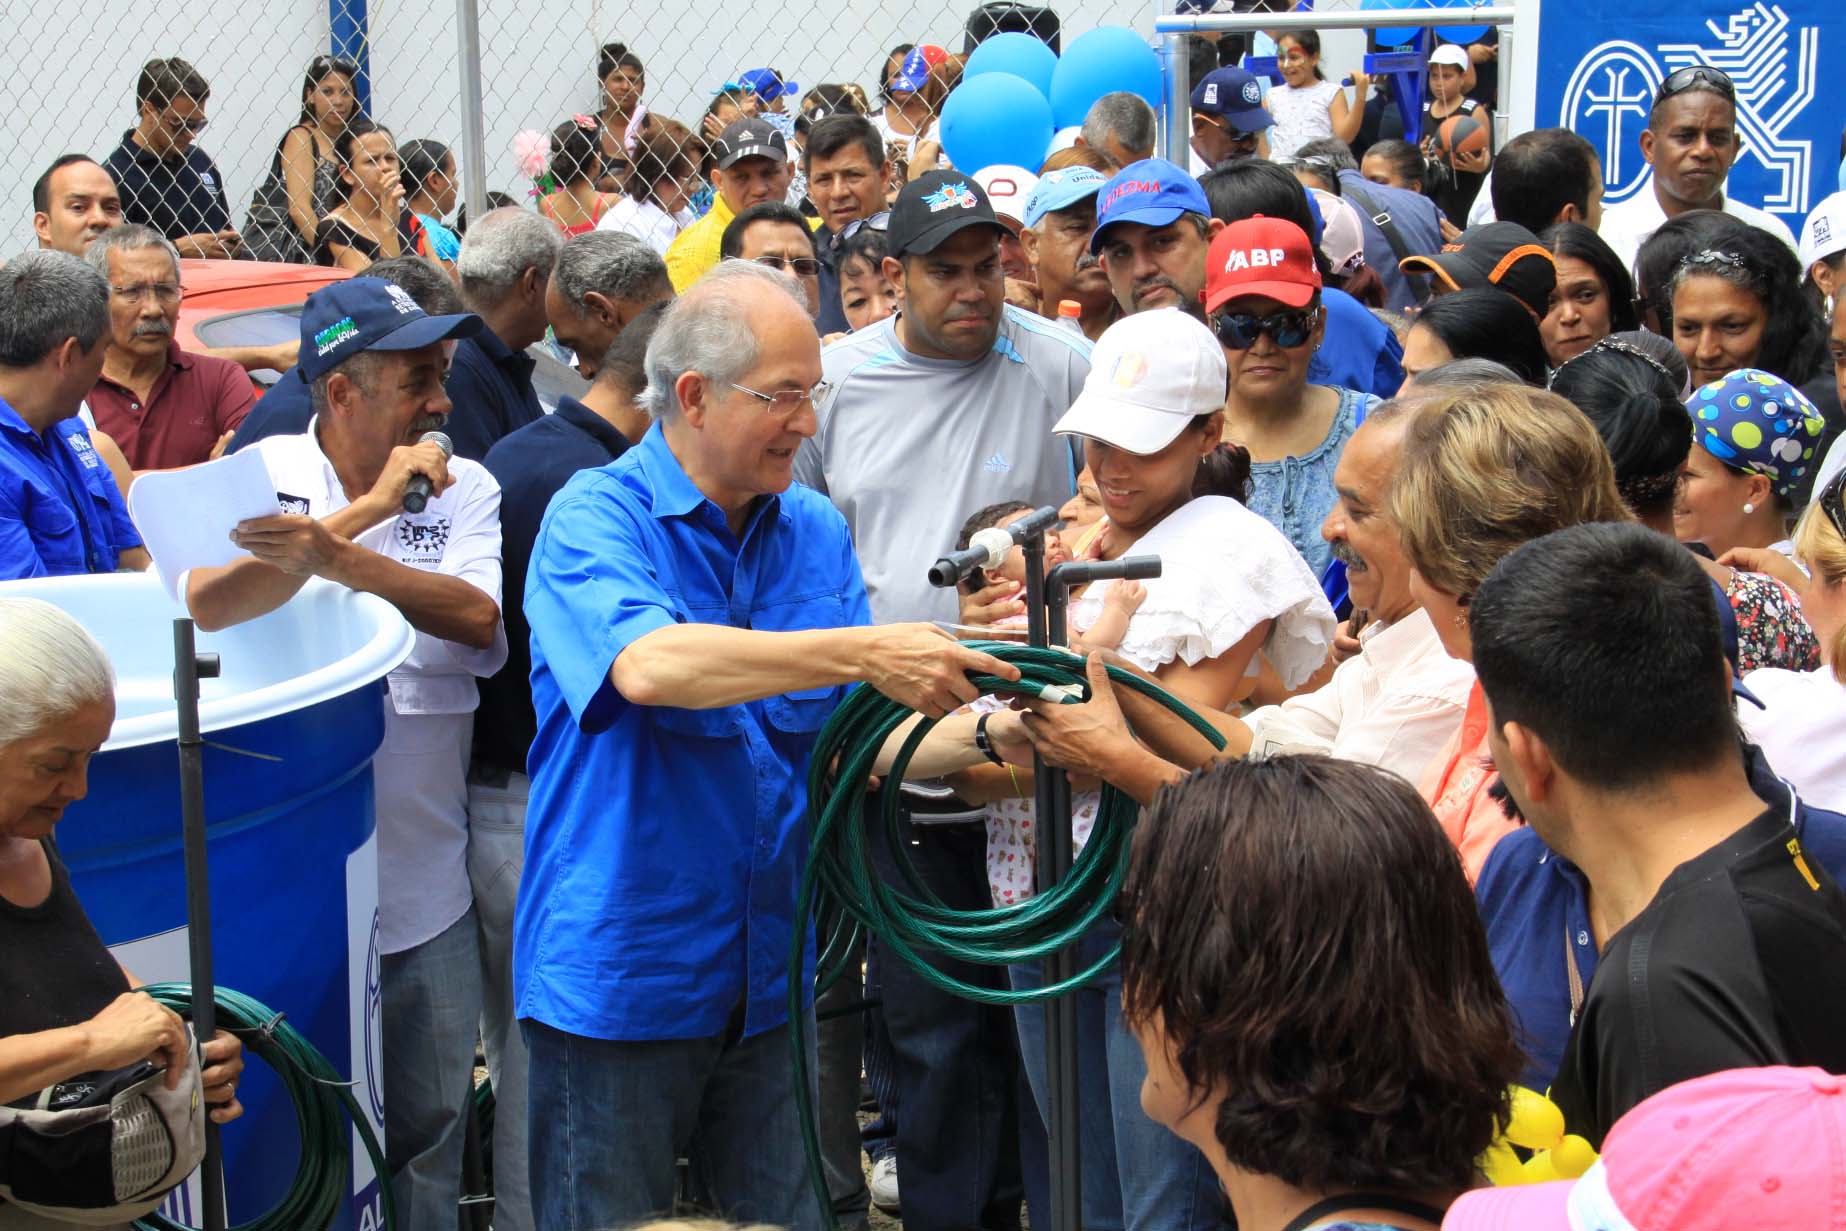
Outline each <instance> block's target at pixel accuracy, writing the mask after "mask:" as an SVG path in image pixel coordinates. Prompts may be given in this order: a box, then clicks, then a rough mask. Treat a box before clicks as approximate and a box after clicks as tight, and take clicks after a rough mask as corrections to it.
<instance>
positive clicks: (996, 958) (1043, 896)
mask: <svg viewBox="0 0 1846 1231" xmlns="http://www.w3.org/2000/svg"><path fill="white" fill-rule="evenodd" d="M972 648H974V649H977V650H984V651H986V652H987V653H989V654H992V655H993V656H994V657H995V658H999V659H1002V660H1003V661H1006V662H1009V663H1012V664H1013V665H1014V666H1016V667H1018V668H1019V670H1020V673H1021V674H1020V678H1019V681H1018V682H1017V683H1009V682H1008V681H1006V680H1002V679H1000V678H999V677H998V676H992V675H970V676H969V679H970V680H971V681H972V682H973V684H974V686H975V687H976V688H978V689H980V690H981V692H982V693H983V694H986V693H1003V694H1021V693H1023V694H1026V695H1030V696H1037V697H1040V698H1042V699H1045V700H1050V701H1056V702H1059V703H1062V704H1074V703H1077V702H1079V701H1087V700H1089V691H1090V690H1089V681H1088V680H1087V678H1086V677H1085V675H1084V661H1083V659H1081V658H1079V657H1077V656H1076V655H1074V654H1071V653H1068V652H1067V651H1064V650H1056V649H1043V648H1038V647H1033V646H1022V645H1018V644H1016V643H1012V642H974V643H972ZM1109 678H1110V679H1111V680H1112V681H1113V682H1114V684H1115V686H1116V687H1117V688H1127V689H1132V690H1133V691H1135V692H1139V693H1142V694H1143V695H1145V696H1148V697H1152V698H1153V699H1154V700H1156V701H1159V702H1160V703H1161V704H1163V705H1165V706H1166V707H1167V708H1168V709H1170V710H1172V711H1173V712H1174V713H1176V714H1178V715H1179V716H1180V717H1182V718H1184V719H1185V720H1186V721H1187V722H1188V723H1190V724H1191V726H1192V727H1193V729H1194V730H1196V731H1198V732H1199V734H1201V735H1203V736H1204V737H1205V738H1206V739H1208V740H1210V741H1211V743H1212V745H1213V746H1214V747H1218V748H1222V747H1223V746H1224V737H1223V736H1221V735H1220V734H1219V733H1218V732H1217V730H1216V729H1215V728H1213V727H1212V726H1211V725H1210V724H1209V723H1207V722H1206V721H1205V720H1204V719H1202V718H1200V717H1199V716H1198V715H1197V714H1194V713H1193V712H1192V711H1191V710H1189V709H1187V708H1186V706H1185V705H1184V704H1183V703H1182V702H1180V701H1179V700H1178V699H1177V698H1176V697H1174V696H1173V695H1172V694H1170V693H1168V692H1166V691H1165V690H1164V689H1162V688H1160V687H1159V686H1158V685H1155V684H1150V683H1149V682H1147V681H1146V680H1144V679H1142V678H1141V677H1140V676H1138V675H1135V674H1133V673H1131V672H1127V671H1122V670H1119V669H1117V668H1115V667H1110V668H1109ZM912 712H913V711H911V710H909V709H907V708H905V707H904V706H903V705H900V704H899V703H897V702H896V701H892V700H891V699H889V698H888V697H885V696H884V695H882V694H881V693H879V692H877V691H875V690H873V689H871V688H869V687H865V686H860V687H858V688H855V689H854V690H853V691H852V692H851V693H850V694H848V695H847V698H846V700H845V701H844V702H843V703H841V705H840V708H839V709H838V710H836V711H835V712H834V715H833V717H832V718H831V719H830V720H829V721H828V723H827V725H826V727H824V728H823V729H822V730H821V733H820V738H819V741H818V742H817V743H816V745H815V748H814V759H813V761H812V764H811V767H810V769H809V772H808V813H809V816H810V817H811V818H812V827H813V834H812V838H811V846H810V848H809V853H808V866H807V870H806V872H805V873H804V874H803V876H802V879H801V893H800V897H799V898H798V900H797V902H796V907H795V929H794V942H793V947H792V951H791V953H790V956H789V980H788V992H789V1007H788V1018H789V1040H790V1045H791V1050H792V1052H793V1056H794V1065H795V1102H796V1109H797V1113H798V1114H799V1116H800V1118H801V1133H802V1144H803V1145H804V1146H805V1147H806V1149H807V1157H808V1178H809V1181H810V1183H812V1185H813V1187H814V1195H815V1199H816V1200H817V1201H818V1202H819V1203H820V1208H821V1211H822V1215H823V1218H824V1220H825V1223H826V1225H827V1226H830V1227H831V1226H833V1225H834V1222H833V1214H832V1200H831V1198H830V1197H829V1196H828V1193H827V1180H826V1175H825V1172H824V1171H823V1169H822V1167H821V1158H820V1138H819V1132H818V1130H817V1128H816V1126H815V1122H814V1107H813V1099H812V1098H811V1097H810V1095H809V1092H808V1090H809V1087H808V1082H809V1080H810V1074H809V1065H808V1052H807V1030H806V1027H805V1024H804V1017H803V1006H804V1003H805V997H804V996H803V991H804V989H803V987H802V978H801V974H802V957H803V950H804V947H805V942H806V938H807V930H808V922H809V920H810V919H811V918H813V917H814V916H816V915H817V914H818V915H819V916H820V918H821V919H822V924H821V927H820V928H819V930H818V949H819V953H820V958H819V961H818V962H817V969H816V976H817V977H816V991H815V994H816V995H817V996H818V995H819V993H820V992H822V991H825V990H826V988H827V987H828V986H829V985H831V984H832V983H833V981H834V980H835V979H837V978H839V977H840V975H841V974H843V973H844V972H845V971H846V970H847V969H848V963H847V961H846V956H847V955H848V954H850V953H851V952H852V951H853V948H854V946H855V945H856V944H857V942H858V938H859V937H860V935H862V934H863V932H864V931H866V930H870V931H871V932H873V933H875V934H876V935H877V936H878V938H879V941H880V944H881V946H882V947H883V949H882V951H884V952H886V953H888V954H889V955H890V956H891V957H892V958H893V959H894V960H897V961H901V962H904V963H906V964H908V965H909V966H910V967H911V968H912V969H913V970H915V971H916V972H917V973H918V974H919V975H921V976H922V977H923V978H924V979H926V980H927V981H929V982H930V983H933V984H934V985H935V986H937V987H939V988H941V989H942V990H943V991H946V992H948V993H950V994H951V995H955V996H960V997H963V998H964V999H968V1000H975V1001H979V1002H981V1003H983V1004H995V1005H1015V1004H1022V1003H1026V1002H1029V1001H1037V1000H1049V999H1051V998H1052V997H1054V996H1062V995H1064V994H1065V993H1066V992H1073V991H1076V990H1077V989H1078V988H1080V987H1082V986H1083V985H1085V984H1086V983H1088V982H1089V981H1090V980H1092V979H1094V978H1095V977H1096V976H1097V975H1099V974H1101V973H1102V972H1103V971H1105V970H1107V969H1108V968H1109V966H1110V964H1111V963H1113V962H1114V961H1115V959H1116V954H1117V952H1118V950H1117V949H1111V950H1110V951H1109V952H1108V953H1106V954H1104V955H1103V956H1102V957H1101V958H1100V959H1098V960H1097V961H1096V962H1095V963H1094V964H1092V965H1091V966H1090V967H1089V968H1088V969H1087V970H1082V971H1079V972H1078V973H1077V974H1075V975H1073V976H1072V977H1071V978H1069V979H1065V980H1063V981H1061V982H1058V983H1052V984H1048V985H1047V986H1045V987H1041V988H1034V989H1028V990H1025V991H1014V990H1011V989H1007V988H993V987H986V986H983V985H981V984H976V983H968V982H965V981H963V980H960V979H957V978H954V977H953V976H951V975H948V974H945V973H944V972H943V971H941V970H939V969H937V967H936V966H935V965H934V964H933V963H932V962H931V961H930V957H929V955H930V954H940V955H941V956H943V957H945V958H951V959H955V960H958V961H963V962H969V963H973V964H975V965H979V966H1010V965H1013V964H1015V963H1019V962H1035V961H1042V960H1043V959H1045V958H1047V957H1049V956H1050V955H1051V954H1053V953H1055V952H1057V951H1058V950H1060V949H1063V948H1065V947H1066V946H1068V945H1073V944H1075V943H1076V942H1077V939H1078V938H1079V937H1081V936H1082V935H1083V934H1084V933H1085V932H1087V931H1088V930H1089V929H1090V928H1091V927H1092V926H1093V925H1094V924H1095V923H1096V922H1097V921H1098V920H1099V919H1101V918H1102V917H1103V915H1104V914H1105V913H1106V912H1107V911H1108V910H1109V909H1110V907H1111V906H1112V905H1113V904H1114V902H1115V895H1116V892H1117V891H1118V890H1119V889H1120V888H1121V885H1122V878H1123V877H1124V876H1125V875H1126V874H1127V871H1128V852H1129V840H1130V838H1131V837H1132V836H1133V833H1134V826H1135V821H1136V819H1137V818H1138V817H1139V815H1140V806H1139V805H1138V804H1136V802H1135V801H1134V799H1133V797H1131V796H1129V795H1128V794H1126V793H1125V792H1122V791H1120V790H1117V789H1116V788H1115V787H1113V786H1110V785H1108V784H1107V783H1105V784H1103V788H1102V804H1101V807H1100V808H1099V809H1098V811H1097V815H1096V824H1095V826H1094V827H1093V828H1092V829H1091V830H1090V837H1089V841H1088V842H1086V843H1085V844H1084V847H1083V851H1082V853H1081V854H1080V855H1078V856H1077V860H1076V863H1075V864H1074V865H1072V867H1071V870H1070V875H1069V876H1068V877H1066V878H1065V879H1064V880H1062V881H1060V882H1058V883H1057V884H1056V885H1052V886H1050V887H1048V888H1046V889H1045V890H1044V891H1043V892H1041V893H1038V894H1036V895H1035V896H1033V897H1031V898H1029V899H1027V900H1026V901H1024V902H1020V903H1018V904H1016V905H1013V906H1006V907H998V908H993V909H988V910H974V911H958V910H952V909H950V908H949V907H947V906H945V905H943V903H942V901H941V899H940V898H938V897H937V896H936V895H935V893H933V892H932V891H931V890H930V888H929V887H928V886H927V885H925V884H924V883H923V880H922V877H921V876H920V875H919V874H918V873H917V871H916V869H915V867H913V866H912V864H911V862H910V858H909V856H908V854H907V853H906V851H905V845H904V842H903V840H902V837H901V835H900V832H899V823H900V797H899V792H898V784H899V783H901V782H902V781H903V778H904V770H905V767H907V766H908V765H909V764H910V758H911V756H912V755H914V753H915V752H916V750H917V748H918V746H919V745H921V743H922V742H923V738H924V736H925V735H927V734H928V733H929V730H930V728H931V727H933V726H934V725H935V722H934V721H933V720H930V719H926V720H924V721H923V722H921V723H919V724H918V725H917V728H916V730H914V731H913V732H911V733H910V735H909V736H908V737H907V738H906V739H905V742H904V745H903V747H902V749H901V751H900V752H899V753H898V756H897V759H896V761H895V762H894V763H893V764H892V767H891V772H890V773H889V774H888V775H887V776H886V777H885V780H884V785H883V786H882V787H881V788H880V789H879V790H878V792H877V800H878V818H877V819H876V820H874V821H872V822H871V823H873V824H882V825H883V826H884V827H885V833H886V835H887V839H888V841H887V847H888V849H889V850H890V852H891V854H892V856H893V858H894V859H895V860H896V863H897V867H898V871H899V873H900V875H901V876H902V879H903V881H904V884H905V885H906V886H907V887H908V891H906V890H905V889H900V888H896V887H894V886H891V885H887V884H886V883H885V882H884V881H883V880H882V879H881V878H880V877H879V875H878V871H877V869H876V868H875V867H874V866H873V863H872V857H871V848H870V846H869V845H868V844H867V842H866V834H865V826H864V825H863V824H861V823H860V816H861V813H862V808H861V804H862V801H863V799H864V797H865V795H866V794H867V788H866V783H867V781H868V780H869V778H870V777H871V773H872V766H873V764H874V763H875V762H876V760H877V757H878V753H879V750H880V749H881V748H883V747H884V744H885V741H886V740H887V739H888V738H889V737H890V735H891V733H892V732H893V731H895V730H896V729H897V728H898V727H899V726H900V725H902V724H903V723H904V722H905V721H907V720H908V719H909V718H910V717H911V715H912ZM829 921H830V922H829Z"/></svg>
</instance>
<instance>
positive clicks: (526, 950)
mask: <svg viewBox="0 0 1846 1231" xmlns="http://www.w3.org/2000/svg"><path fill="white" fill-rule="evenodd" d="M525 605H526V618H527V619H528V620H529V621H530V622H531V625H532V702H533V708H534V709H535V710H536V711H537V715H538V737H537V739H536V740H535V741H534V742H533V745H532V755H531V758H530V761H529V766H530V770H531V774H532V791H531V796H530V802H529V804H528V806H527V811H526V862H525V870H524V873H523V878H522V883H521V885H520V889H519V907H518V911H517V915H516V918H515V921H514V936H513V969H514V980H515V999H516V1002H517V1009H518V1013H519V1016H521V1017H529V1018H534V1019H536V1020H538V1021H541V1022H543V1023H545V1024H546V1025H549V1026H552V1027H554V1028H556V1029H558V1030H563V1031H566V1032H568V1033H571V1034H579V1035H585V1036H588V1037H592V1038H601V1039H614V1040H644V1039H685V1038H700V1037H706V1036H710V1035H715V1034H717V1033H719V1032H720V1031H722V1030H723V1029H724V1028H725V1026H726V1025H727V1023H728V1022H729V1020H730V1018H731V1014H732V1012H733V1011H734V1010H735V1009H737V1008H738V1007H740V1006H741V1007H742V1009H743V1010H744V1033H745V1034H747V1035H748V1034H757V1033H760V1032H761V1031H764V1030H768V1029H770V1028H772V1027H775V1026H778V1025H781V1024H782V1023H783V1022H785V1021H786V1020H787V1017H788V1003H787V986H788V985H787V977H788V961H789V952H790V946H791V941H792V940H793V929H794V913H795V897H796V893H797V890H798V888H799V885H800V877H801V873H802V870H803V868H804V867H805V864H806V859H807V846H808V824H807V790H806V783H807V772H808V758H809V756H810V754H811V753H812V751H813V748H814V742H815V739H816V737H817V736H818V735H819V733H820V729H821V727H822V726H823V725H824V724H825V723H826V721H827V719H828V717H829V716H830V715H831V714H832V713H833V710H834V708H835V706H837V705H838V704H839V702H840V701H841V700H842V698H843V697H844V696H845V690H844V689H843V688H839V687H830V688H814V689H807V690H804V691H799V692H793V693H788V694H786V695H782V696H776V697H770V698H768V699H766V700H762V701H751V702H747V703H745V704H742V705H729V706H723V707H720V708H717V709H703V710H693V709H675V708H672V707H670V706H638V705H633V704H630V703H629V702H628V701H627V700H626V699H624V698H623V697H622V695H621V694H620V693H619V692H617V691H616V689H615V687H614V685H613V684H612V683H611V682H610V679H609V672H610V668H611V667H612V666H613V664H614V662H615V660H616V658H617V657H618V656H619V655H620V654H621V652H622V651H623V650H624V649H626V648H627V647H628V646H629V645H631V644H632V643H634V642H635V641H636V640H638V639H639V638H641V637H644V636H646V635H647V634H648V633H651V632H653V631H655V630H656V629H661V628H665V627H667V626H669V625H672V624H689V623H698V624H717V625H728V626H730V627H733V628H750V629H758V630H763V631H794V630H798V629H813V628H837V627H840V626H843V625H858V624H867V623H870V621H871V608H870V606H869V604H868V603H867V601H866V595H865V583H864V582H863V580H862V579H861V578H860V575H859V565H858V562H857V560H856V559H855V558H854V556H853V547H852V538H851V536H850V535H849V534H848V533H847V529H846V522H845V520H844V519H843V518H842V517H841V516H840V514H839V513H838V512H836V511H835V510H834V508H833V506H832V505H831V504H829V503H828V502H827V501H826V500H825V499H824V498H822V497H821V496H819V495H817V494H815V493H814V492H812V491H810V490H809V489H807V488H805V487H802V486H800V485H799V484H796V485H794V486H792V487H790V488H789V489H788V491H786V492H784V493H783V494H782V495H781V496H779V497H770V498H764V499H762V500H760V501H758V503H757V507H756V508H755V510H754V512H753V514H752V516H751V518H750V522H749V524H748V526H747V527H746V528H745V530H744V533H743V537H742V540H741V541H739V539H738V538H737V536H735V535H733V534H732V533H731V530H730V528H729V526H728V525H727V524H726V521H725V517H724V513H723V511H722V510H720V509H719V508H718V506H717V505H715V504H713V503H712V502H711V501H710V500H707V499H706V498H705V496H704V495H703V494H701V493H700V491H699V490H698V488H696V487H695V486H694V485H693V483H692V481H691V480H690V479H689V478H687V477H686V472H685V470H684V469H682V468H681V466H680V464H679V462H678V460H677V459H676V458H675V457H674V456H673V453H672V451H671V450H670V449H669V448H668V447H667V443H666V439H665V437H664V436H663V435H662V433H661V430H660V428H659V427H658V426H655V427H654V428H652V429H651V430H650V431H649V432H648V434H647V435H646V436H645V437H643V438H642V440H641V443H640V444H638V445H636V446H635V447H634V448H633V449H631V450H629V451H628V453H626V454H624V455H623V456H622V457H621V458H620V459H618V460H617V461H615V462H612V463H610V464H609V465H607V466H603V467H599V468H597V469H595V470H587V471H584V472H582V473H580V474H578V475H577V476H576V477H575V478H573V479H572V480H571V481H570V482H569V483H568V484H567V485H566V486H565V488H564V490H563V491H561V492H559V493H558V495H557V497H556V498H555V499H554V500H553V501H552V503H551V507H550V509H549V510H548V511H547V512H546V514H545V520H544V522H543V524H542V525H541V526H540V528H539V533H538V540H537V542H536V543H535V544H534V547H533V551H532V565H531V569H530V571H529V572H528V574H527V577H526V604H525ZM807 951H808V952H807V970H806V971H804V974H803V980H804V987H805V986H806V985H807V983H810V982H811V980H812V964H813V957H814V955H813V941H812V938H811V937H810V938H809V939H808V943H807Z"/></svg>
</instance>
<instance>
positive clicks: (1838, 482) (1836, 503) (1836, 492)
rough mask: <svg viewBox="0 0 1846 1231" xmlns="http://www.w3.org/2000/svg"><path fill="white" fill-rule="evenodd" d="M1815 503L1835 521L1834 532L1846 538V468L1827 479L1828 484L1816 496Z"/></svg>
mask: <svg viewBox="0 0 1846 1231" xmlns="http://www.w3.org/2000/svg"><path fill="white" fill-rule="evenodd" d="M1814 503H1815V504H1818V505H1819V506H1820V511H1821V512H1822V513H1825V514H1826V515H1827V520H1828V521H1830V522H1832V523H1833V532H1834V533H1835V534H1837V535H1839V536H1840V537H1841V538H1843V539H1846V470H1842V471H1840V473H1838V474H1836V475H1834V476H1833V477H1832V478H1831V479H1828V480H1827V485H1826V486H1825V487H1823V488H1821V489H1820V495H1818V496H1816V497H1814Z"/></svg>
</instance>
